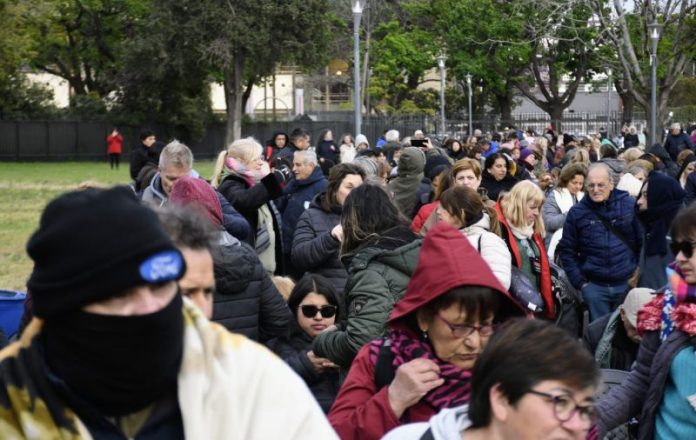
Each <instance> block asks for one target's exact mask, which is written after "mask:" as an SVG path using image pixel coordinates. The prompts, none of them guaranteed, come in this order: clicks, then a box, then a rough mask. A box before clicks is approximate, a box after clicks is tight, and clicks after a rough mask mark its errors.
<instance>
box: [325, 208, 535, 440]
mask: <svg viewBox="0 0 696 440" xmlns="http://www.w3.org/2000/svg"><path fill="white" fill-rule="evenodd" d="M474 285H475V286H484V287H490V288H491V289H493V290H495V291H497V292H499V293H500V294H501V295H502V296H503V298H504V299H503V301H502V302H501V308H500V311H499V314H498V316H497V317H496V320H499V317H510V316H525V310H524V309H523V308H522V307H521V306H519V305H518V304H517V303H516V302H515V301H514V300H513V299H512V297H511V296H510V294H509V293H508V292H507V291H506V290H505V289H504V288H503V286H502V285H501V284H500V282H499V281H498V279H497V278H496V277H495V275H493V273H492V272H491V270H490V268H489V267H488V264H487V263H486V262H485V261H483V259H482V258H481V256H480V255H479V254H478V252H477V251H476V249H474V248H473V247H472V246H471V245H470V244H469V240H468V239H467V238H466V237H464V235H462V233H461V232H460V231H458V230H457V229H454V228H453V227H451V226H449V225H447V224H445V223H442V222H441V223H438V224H437V225H436V226H435V227H434V228H433V229H432V230H430V232H428V235H426V237H425V240H424V241H423V246H422V247H421V252H420V257H419V260H418V266H417V267H416V271H415V272H414V274H413V276H412V277H411V281H410V282H409V284H408V288H407V290H406V294H405V295H404V297H403V298H402V299H401V300H399V301H398V302H397V303H396V304H395V306H394V310H392V312H391V315H390V316H389V321H388V323H389V326H390V327H391V328H393V329H397V328H398V329H403V330H406V331H408V332H410V333H412V331H411V330H409V329H408V327H407V326H406V324H405V321H406V320H405V319H404V318H405V317H407V316H409V315H410V314H412V313H414V312H416V311H417V310H418V309H420V308H421V307H423V306H424V305H425V304H427V303H429V302H430V301H432V300H434V299H435V298H437V297H439V296H442V295H444V294H445V293H447V292H449V291H450V290H451V289H453V288H455V287H459V286H474ZM413 337H414V338H416V337H418V336H417V335H415V334H414V335H413ZM369 348H370V347H369V344H367V345H365V346H363V347H362V348H361V349H360V351H359V352H358V355H357V356H356V358H355V359H354V360H353V364H352V365H351V368H350V371H349V372H348V376H347V378H346V381H345V382H344V384H343V386H342V387H341V389H340V391H339V393H338V396H337V398H336V401H335V402H334V405H333V406H332V407H331V411H330V413H329V422H330V423H331V425H332V426H333V428H334V429H335V430H336V432H337V433H338V435H339V436H340V437H341V439H342V440H352V439H355V440H358V439H359V440H372V439H374V440H377V439H380V438H382V436H384V434H386V433H387V432H389V431H390V430H392V429H394V428H395V427H397V426H399V425H401V424H403V423H412V422H423V421H427V420H428V419H430V417H431V416H433V415H434V414H436V413H437V411H438V410H437V409H436V408H434V407H432V406H431V405H430V404H428V403H426V402H425V401H424V400H421V401H420V402H418V403H416V404H415V405H413V406H412V407H410V408H409V409H408V410H407V411H406V413H404V415H403V416H402V417H401V419H399V418H397V417H396V415H395V414H394V412H393V411H392V409H391V407H390V405H389V397H388V388H389V387H388V386H385V387H383V388H382V389H380V390H377V387H376V385H375V372H374V369H375V365H374V362H373V361H371V360H370V356H369Z"/></svg>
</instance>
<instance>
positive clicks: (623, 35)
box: [588, 0, 696, 130]
mask: <svg viewBox="0 0 696 440" xmlns="http://www.w3.org/2000/svg"><path fill="white" fill-rule="evenodd" d="M588 4H589V5H590V7H591V8H592V10H593V12H594V14H595V17H596V21H597V24H598V29H599V30H601V34H600V35H599V37H598V42H599V43H600V44H604V45H606V46H608V47H610V48H611V50H612V52H613V53H615V54H616V58H615V59H614V58H610V59H609V62H610V64H611V67H613V69H614V71H615V72H618V73H619V75H621V77H622V78H623V90H624V91H625V92H624V93H626V94H629V95H630V96H631V97H632V98H633V99H635V102H636V103H637V104H638V105H639V106H641V107H642V108H644V109H645V110H646V112H649V111H650V107H651V90H652V83H651V64H650V52H651V45H652V41H651V38H650V28H649V25H650V24H651V23H653V22H655V21H657V22H658V23H659V24H660V25H661V26H662V33H661V38H660V41H659V44H658V51H657V52H658V53H657V59H658V63H659V64H658V80H657V90H656V92H657V109H656V113H657V124H658V126H662V125H663V124H664V123H665V122H666V121H667V118H668V115H667V113H668V105H669V101H670V96H671V94H672V92H673V90H674V88H675V87H676V85H677V82H678V81H679V78H680V77H681V76H682V74H683V73H684V70H685V68H686V67H687V65H688V63H689V62H691V61H693V59H694V57H696V32H694V29H696V2H695V1H694V0H667V1H659V0H636V1H634V2H632V6H633V7H632V9H627V6H626V5H625V4H624V2H622V1H621V0H609V1H606V0H591V1H589V2H588ZM657 129H658V127H650V130H657Z"/></svg>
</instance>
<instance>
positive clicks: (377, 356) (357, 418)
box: [329, 223, 524, 440]
mask: <svg viewBox="0 0 696 440" xmlns="http://www.w3.org/2000/svg"><path fill="white" fill-rule="evenodd" d="M515 315H517V316H523V315H524V311H523V310H522V309H521V307H520V306H518V305H517V303H516V302H515V301H514V300H513V299H512V298H510V296H509V294H508V293H507V291H506V290H505V289H504V288H503V286H501V285H500V282H499V281H498V279H497V278H496V277H495V276H494V275H493V273H492V272H491V270H490V268H489V267H488V264H486V262H484V261H483V259H481V257H480V256H479V254H478V252H477V251H476V249H474V248H473V247H472V246H471V245H470V244H469V241H468V240H467V238H466V237H464V235H462V233H461V232H459V231H458V230H456V229H454V228H453V227H451V226H450V225H447V224H444V223H440V224H438V225H436V226H435V228H433V229H432V230H431V231H430V232H429V233H428V235H427V236H426V237H425V240H424V242H423V247H422V249H421V253H420V258H419V261H418V266H417V268H416V271H415V273H414V274H413V277H412V278H411V281H410V282H409V284H408V289H407V291H406V294H405V295H404V297H403V298H402V299H401V300H399V301H398V302H397V303H396V305H395V306H394V310H393V311H392V312H391V315H390V317H389V321H388V323H387V325H388V327H389V333H388V336H387V337H385V338H383V339H381V340H377V341H373V342H371V343H368V344H367V345H365V346H364V347H363V348H362V349H361V350H360V352H359V353H358V355H357V357H356V358H355V360H354V361H353V364H352V366H351V369H350V372H349V373H348V377H347V378H346V381H345V383H344V384H343V385H342V387H341V390H340V392H339V394H338V397H337V398H336V402H335V403H334V405H333V407H332V408H331V412H330V413H329V421H330V422H331V425H332V426H333V427H334V429H335V430H336V432H337V433H338V435H339V437H341V439H343V440H349V439H360V440H372V439H379V438H381V437H382V436H383V435H384V434H385V433H387V432H388V431H390V430H391V429H393V428H395V427H397V426H399V425H401V424H403V423H409V422H419V421H426V420H428V419H429V418H430V417H431V416H433V415H434V414H435V413H437V412H438V411H439V410H441V409H444V408H452V407H456V406H459V405H462V404H465V403H468V402H469V399H470V397H471V387H470V378H471V369H472V368H473V366H474V362H475V361H476V359H477V358H478V356H479V355H480V354H481V351H482V350H483V348H484V347H485V346H486V344H487V343H488V339H489V338H490V337H491V335H492V334H493V331H494V328H495V326H496V325H497V324H498V323H499V322H502V321H504V320H505V319H506V318H507V317H509V316H515Z"/></svg>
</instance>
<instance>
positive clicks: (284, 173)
mask: <svg viewBox="0 0 696 440" xmlns="http://www.w3.org/2000/svg"><path fill="white" fill-rule="evenodd" d="M273 175H274V176H275V177H276V179H277V180H278V183H281V184H283V183H288V182H290V181H291V180H292V179H293V177H294V175H293V173H292V170H291V169H290V167H288V166H287V165H281V166H280V167H278V168H276V169H274V170H273Z"/></svg>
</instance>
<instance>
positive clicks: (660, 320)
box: [0, 126, 696, 440]
mask: <svg viewBox="0 0 696 440" xmlns="http://www.w3.org/2000/svg"><path fill="white" fill-rule="evenodd" d="M690 130H691V132H693V134H694V135H696V127H690ZM691 132H683V131H682V130H681V127H679V126H672V130H671V132H670V134H669V135H667V136H666V138H665V142H664V144H655V145H653V146H650V147H649V148H646V146H645V145H644V142H641V139H640V137H639V136H638V135H637V134H636V132H635V129H630V128H627V129H626V131H625V133H623V134H622V135H621V136H618V137H616V138H614V139H610V138H609V137H608V136H607V134H606V132H604V133H597V134H596V135H590V136H587V137H581V138H578V137H575V136H573V135H570V134H567V133H565V134H557V133H555V132H554V130H553V129H552V128H551V127H548V128H547V129H546V130H545V132H544V133H543V134H537V133H535V132H534V131H533V130H531V129H530V130H527V131H521V130H516V129H506V130H503V131H502V132H494V133H490V134H484V133H482V132H481V131H480V130H476V131H475V132H474V133H473V134H472V136H470V137H468V138H466V139H455V138H449V139H445V140H444V141H443V142H442V143H439V142H437V141H436V140H435V139H431V138H428V137H426V136H425V135H424V133H423V132H422V131H420V130H417V131H416V132H415V133H414V134H413V136H410V137H405V138H403V137H402V136H401V134H400V133H399V132H398V131H397V130H388V131H386V132H385V133H384V134H383V136H381V137H380V138H379V139H376V140H375V142H373V143H371V142H370V140H368V139H367V137H366V136H364V135H363V134H358V135H357V136H355V138H353V136H352V135H350V134H345V135H343V136H341V137H340V140H338V141H335V140H334V139H335V138H334V136H333V133H332V131H331V130H328V129H327V130H323V131H322V132H321V134H320V136H319V138H318V139H317V140H316V146H313V143H312V139H311V134H310V132H308V131H307V130H305V129H303V128H297V129H295V130H293V131H292V132H291V133H290V134H286V133H282V132H279V133H275V134H274V135H273V137H272V138H271V140H269V141H268V142H267V143H266V145H265V146H264V145H261V144H260V143H259V142H258V141H257V140H255V139H253V138H243V139H238V140H236V141H234V142H232V143H231V144H229V145H228V146H227V147H226V148H225V149H224V150H223V151H221V152H220V154H219V155H218V157H217V160H216V164H215V168H214V171H213V174H212V175H211V176H201V175H200V174H199V173H198V172H197V171H196V169H195V162H194V156H193V153H192V151H191V149H189V148H188V147H187V146H186V145H184V144H182V143H181V142H178V141H176V140H174V141H171V142H170V143H168V144H166V145H159V146H158V143H157V141H156V137H155V134H154V133H153V132H151V131H144V132H143V133H142V135H141V145H138V146H137V147H136V148H134V149H133V150H132V153H131V162H130V172H131V178H132V179H133V182H132V183H131V185H130V186H128V187H124V186H117V187H114V188H108V189H107V188H81V189H80V190H78V191H75V192H70V193H67V194H64V195H62V196H59V197H58V198H56V199H55V200H53V201H52V202H51V203H49V204H48V205H47V206H46V208H45V210H44V211H43V213H42V216H41V220H40V224H39V227H38V230H37V231H36V232H35V233H34V235H33V236H32V237H31V239H30V240H29V243H28V244H27V252H28V254H29V256H30V257H31V258H32V259H33V261H34V269H33V272H32V274H31V276H30V278H29V280H28V282H27V301H26V304H25V316H24V317H23V319H22V325H21V334H20V335H19V336H18V340H17V341H16V342H14V343H13V344H11V345H10V346H9V347H7V348H6V349H5V350H4V351H2V352H0V378H1V380H2V387H0V408H1V409H2V411H1V414H0V432H1V433H2V434H3V437H4V438H5V437H6V438H114V439H116V438H133V439H150V438H168V439H169V438H225V439H227V438H232V439H234V438H239V439H266V438H321V439H324V438H326V439H329V438H341V439H360V440H363V439H367V440H370V439H380V438H387V439H420V438H432V439H450V438H464V439H519V438H549V439H550V438H572V439H584V438H591V439H594V438H603V437H604V435H605V434H606V433H608V432H610V431H612V430H614V429H617V428H619V429H621V428H622V427H623V428H626V426H629V425H627V424H628V422H629V421H631V420H632V419H633V420H634V421H635V420H637V423H635V422H634V423H632V424H630V426H631V429H633V430H634V431H635V432H634V434H635V435H636V436H637V437H638V438H641V439H649V438H660V439H675V438H692V437H694V438H696V417H694V416H696V413H694V412H693V411H695V410H694V408H696V406H694V404H693V401H694V399H693V397H692V396H694V395H696V385H694V384H696V381H694V380H693V377H694V376H693V374H692V373H691V371H693V367H694V366H696V365H694V362H695V361H696V357H694V356H693V354H694V352H695V347H694V342H693V336H694V335H696V256H694V252H693V249H694V247H695V246H696V205H694V204H690V201H692V200H694V199H696V193H695V191H696V173H693V171H694V168H695V167H694V164H696V155H695V154H694V151H693V149H694V145H693V143H691V138H690V134H689V133H691ZM118 137H120V134H118V132H117V131H116V130H114V132H113V133H111V134H110V136H109V139H110V140H109V142H110V145H112V144H115V143H118V144H119V154H120V143H121V142H122V138H120V139H119V138H118ZM336 139H338V138H336ZM110 148H111V147H110ZM114 154H115V153H114ZM112 166H115V167H118V160H117V158H113V164H112ZM264 346H265V347H264ZM607 369H611V370H623V371H624V372H625V373H623V374H624V375H625V377H626V379H625V380H624V381H623V383H621V384H617V385H615V386H613V387H612V388H611V389H610V390H609V391H608V392H607V393H605V394H603V395H601V394H600V391H601V390H602V371H605V370H607ZM530 420H534V423H530ZM636 427H637V428H636ZM626 429H628V428H626Z"/></svg>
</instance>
